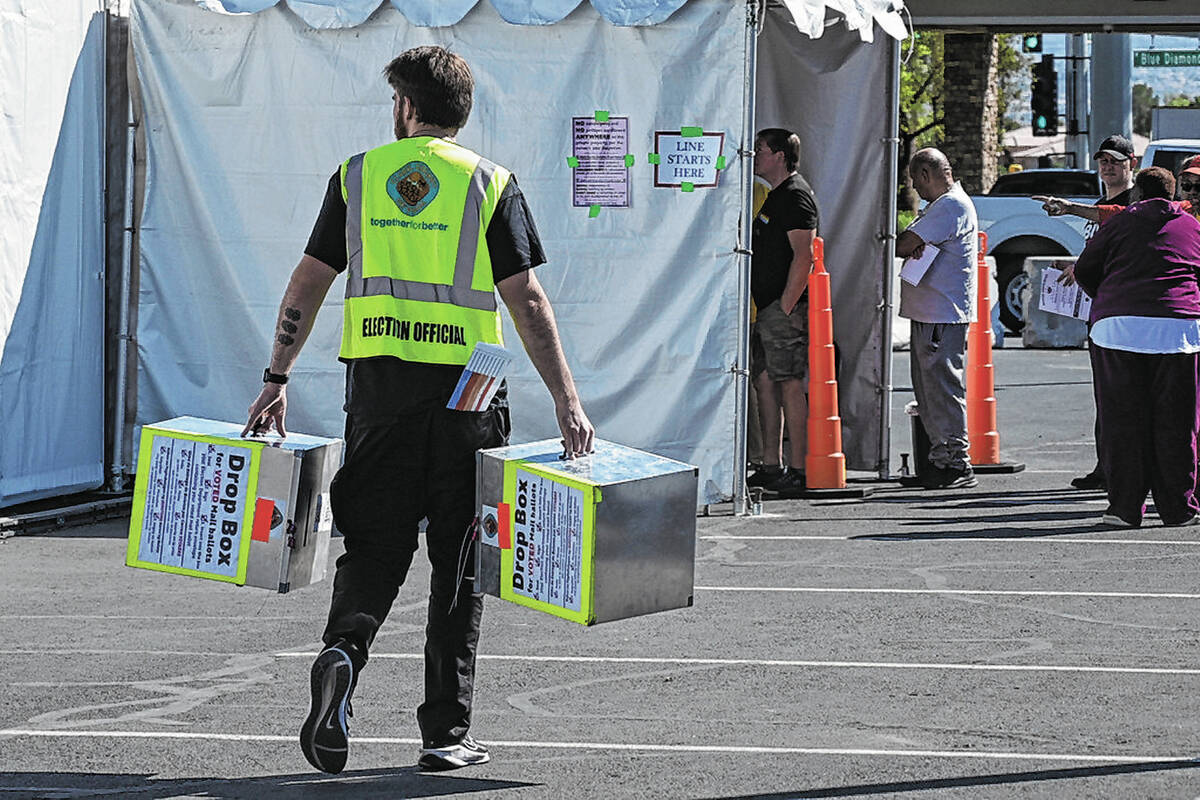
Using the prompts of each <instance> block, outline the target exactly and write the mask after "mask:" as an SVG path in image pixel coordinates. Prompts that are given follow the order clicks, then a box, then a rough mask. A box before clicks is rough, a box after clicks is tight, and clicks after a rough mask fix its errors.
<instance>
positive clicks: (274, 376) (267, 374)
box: [263, 367, 288, 383]
mask: <svg viewBox="0 0 1200 800" xmlns="http://www.w3.org/2000/svg"><path fill="white" fill-rule="evenodd" d="M287 382H288V376H287V375H280V374H278V373H275V372H271V368H270V367H267V368H266V369H264V370H263V383H287Z"/></svg>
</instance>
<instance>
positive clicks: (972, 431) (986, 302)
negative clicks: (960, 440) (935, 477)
mask: <svg viewBox="0 0 1200 800" xmlns="http://www.w3.org/2000/svg"><path fill="white" fill-rule="evenodd" d="M986 256H987V234H986V233H982V232H980V234H979V255H978V257H977V260H976V270H977V271H976V275H975V279H976V280H975V283H976V292H975V297H976V303H975V321H974V322H972V323H971V324H970V326H969V327H968V328H967V442H968V445H969V448H970V449H969V450H968V452H969V454H970V456H971V466H972V467H973V468H974V469H975V471H976V472H1020V471H1021V470H1023V469H1025V465H1024V464H1017V463H1014V462H1006V461H1001V460H1000V432H999V431H997V430H996V377H995V367H994V366H993V365H992V303H991V286H992V280H991V274H990V273H989V271H988V267H987V261H986V259H985V257H986Z"/></svg>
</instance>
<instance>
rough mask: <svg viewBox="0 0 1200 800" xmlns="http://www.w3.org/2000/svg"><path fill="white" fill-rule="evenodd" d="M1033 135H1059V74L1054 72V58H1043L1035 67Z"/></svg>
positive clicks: (1046, 56)
mask: <svg viewBox="0 0 1200 800" xmlns="http://www.w3.org/2000/svg"><path fill="white" fill-rule="evenodd" d="M1032 89H1033V97H1032V100H1031V102H1030V106H1031V107H1032V110H1033V121H1032V126H1033V135H1034V136H1057V135H1058V73H1057V72H1055V71H1054V56H1051V55H1045V56H1042V60H1041V61H1039V62H1038V63H1036V64H1034V65H1033V87H1032Z"/></svg>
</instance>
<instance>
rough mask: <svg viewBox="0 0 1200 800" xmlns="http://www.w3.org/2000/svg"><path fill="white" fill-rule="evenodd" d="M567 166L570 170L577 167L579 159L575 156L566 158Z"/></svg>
mask: <svg viewBox="0 0 1200 800" xmlns="http://www.w3.org/2000/svg"><path fill="white" fill-rule="evenodd" d="M567 166H568V167H570V168H571V169H575V168H576V167H578V166H579V159H578V158H576V157H575V156H567Z"/></svg>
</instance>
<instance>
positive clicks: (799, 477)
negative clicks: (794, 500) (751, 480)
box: [763, 467, 808, 497]
mask: <svg viewBox="0 0 1200 800" xmlns="http://www.w3.org/2000/svg"><path fill="white" fill-rule="evenodd" d="M807 489H808V480H807V478H805V475H804V473H803V472H801V471H800V470H798V469H793V468H792V467H785V468H784V469H783V472H782V474H780V476H779V477H778V478H777V479H776V480H775V481H773V482H771V483H768V484H767V485H766V486H764V487H763V491H764V492H770V493H771V494H776V495H779V496H780V497H799V496H800V495H802V494H804V492H805V491H807Z"/></svg>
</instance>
